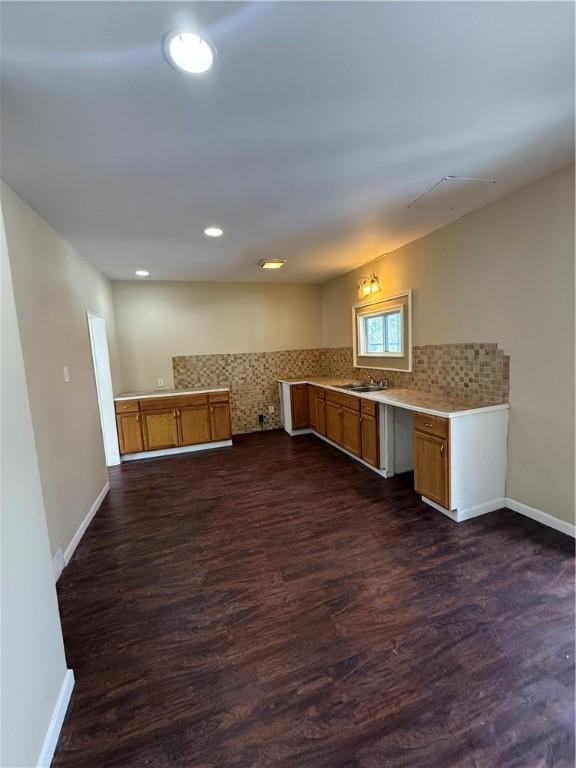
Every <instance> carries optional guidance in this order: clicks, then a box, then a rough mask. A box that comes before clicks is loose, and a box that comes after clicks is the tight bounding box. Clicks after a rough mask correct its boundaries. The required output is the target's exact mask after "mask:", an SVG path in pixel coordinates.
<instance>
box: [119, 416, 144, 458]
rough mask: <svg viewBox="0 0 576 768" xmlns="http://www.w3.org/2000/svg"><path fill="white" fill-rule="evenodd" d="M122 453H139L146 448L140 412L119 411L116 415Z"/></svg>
mask: <svg viewBox="0 0 576 768" xmlns="http://www.w3.org/2000/svg"><path fill="white" fill-rule="evenodd" d="M116 424H117V427H118V442H119V444H120V453H138V452H139V451H143V450H144V443H143V442H142V429H141V427H140V414H139V413H119V414H117V415H116Z"/></svg>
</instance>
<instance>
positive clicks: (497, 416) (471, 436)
mask: <svg viewBox="0 0 576 768" xmlns="http://www.w3.org/2000/svg"><path fill="white" fill-rule="evenodd" d="M507 435H508V411H507V410H500V411H489V412H484V413H478V414H474V415H467V416H462V417H460V418H458V417H456V418H453V419H451V421H450V477H451V507H452V509H457V510H459V511H465V510H470V509H473V508H475V507H479V506H481V505H483V504H488V503H489V502H491V501H494V500H498V499H503V498H504V497H505V485H506V449H507Z"/></svg>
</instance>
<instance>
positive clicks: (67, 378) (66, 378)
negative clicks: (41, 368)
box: [64, 365, 70, 384]
mask: <svg viewBox="0 0 576 768" xmlns="http://www.w3.org/2000/svg"><path fill="white" fill-rule="evenodd" d="M64 381H65V382H66V384H69V383H70V368H68V366H67V365H65V366H64Z"/></svg>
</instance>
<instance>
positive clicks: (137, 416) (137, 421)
mask: <svg viewBox="0 0 576 768" xmlns="http://www.w3.org/2000/svg"><path fill="white" fill-rule="evenodd" d="M136 423H137V424H138V423H140V414H139V413H137V414H136Z"/></svg>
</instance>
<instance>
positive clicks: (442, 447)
mask: <svg viewBox="0 0 576 768" xmlns="http://www.w3.org/2000/svg"><path fill="white" fill-rule="evenodd" d="M440 456H444V443H442V445H441V446H440Z"/></svg>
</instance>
